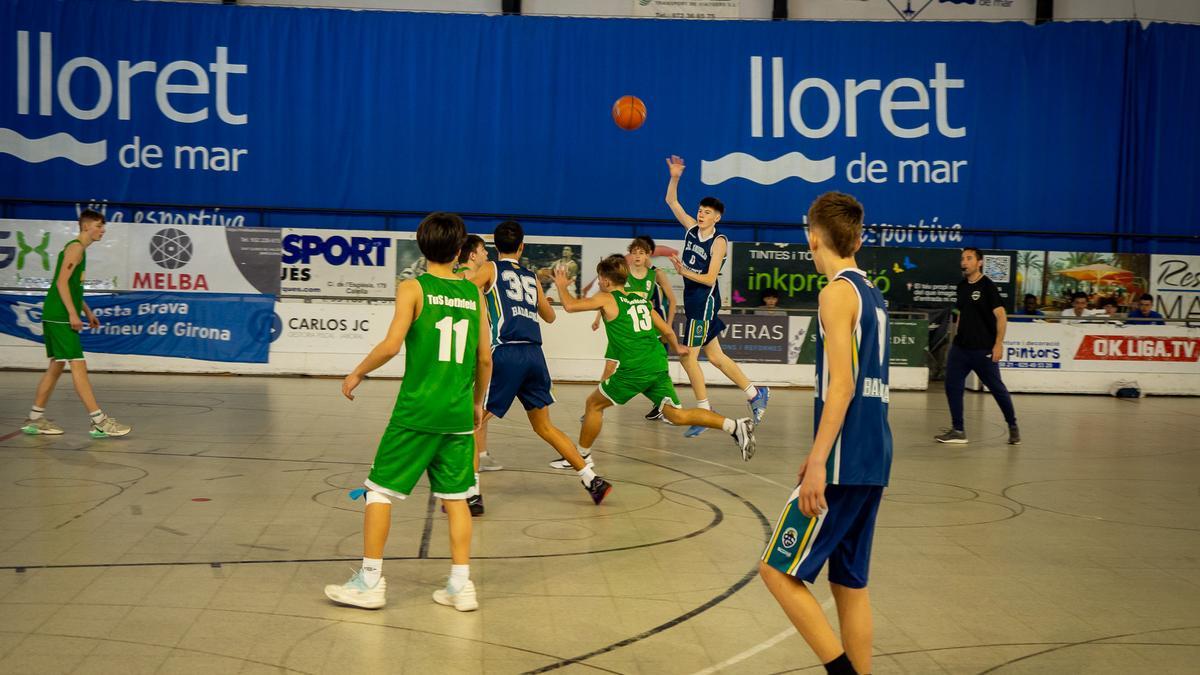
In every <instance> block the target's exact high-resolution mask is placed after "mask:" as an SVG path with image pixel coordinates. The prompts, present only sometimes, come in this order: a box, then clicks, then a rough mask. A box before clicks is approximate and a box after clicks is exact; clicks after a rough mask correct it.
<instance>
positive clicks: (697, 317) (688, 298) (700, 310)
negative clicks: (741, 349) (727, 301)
mask: <svg viewBox="0 0 1200 675" xmlns="http://www.w3.org/2000/svg"><path fill="white" fill-rule="evenodd" d="M716 290H717V289H716V288H708V287H699V288H693V289H685V290H684V291H683V315H684V317H685V318H686V319H687V321H686V322H685V323H684V330H686V331H687V341H686V343H685V344H686V345H687V346H688V347H703V346H704V345H706V344H708V343H709V342H712V341H713V339H714V338H716V337H717V336H718V335H720V334H721V331H723V330H725V322H724V321H722V320H721V319H720V317H718V316H717V311H718V310H720V309H721V298H720V297H719V296H717V294H716Z"/></svg>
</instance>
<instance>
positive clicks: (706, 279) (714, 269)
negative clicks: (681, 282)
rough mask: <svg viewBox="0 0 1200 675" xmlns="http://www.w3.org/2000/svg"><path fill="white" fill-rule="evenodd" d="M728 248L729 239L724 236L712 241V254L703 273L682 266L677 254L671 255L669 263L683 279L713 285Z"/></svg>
mask: <svg viewBox="0 0 1200 675" xmlns="http://www.w3.org/2000/svg"><path fill="white" fill-rule="evenodd" d="M728 250H729V241H728V240H727V239H725V237H720V238H718V239H717V240H716V241H714V242H713V245H712V256H711V257H710V258H709V261H708V270H706V271H705V272H704V274H696V273H695V272H693V271H691V270H689V269H688V268H686V267H684V266H683V261H681V260H680V259H679V257H678V256H671V263H672V264H674V265H675V271H676V272H679V275H680V276H682V277H683V278H684V279H690V280H691V281H694V282H696V283H698V284H703V285H705V286H714V285H716V283H717V277H718V276H720V274H721V264H722V263H724V262H725V253H726V252H727V251H728Z"/></svg>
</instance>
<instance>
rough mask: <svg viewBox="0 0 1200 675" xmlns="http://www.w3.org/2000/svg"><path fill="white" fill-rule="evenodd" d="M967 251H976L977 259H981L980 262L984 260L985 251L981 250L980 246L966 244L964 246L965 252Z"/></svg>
mask: <svg viewBox="0 0 1200 675" xmlns="http://www.w3.org/2000/svg"><path fill="white" fill-rule="evenodd" d="M967 251H970V252H971V253H974V254H975V259H976V260H978V261H980V262H983V251H980V250H979V249H978V248H976V247H974V246H964V247H963V253H966V252H967Z"/></svg>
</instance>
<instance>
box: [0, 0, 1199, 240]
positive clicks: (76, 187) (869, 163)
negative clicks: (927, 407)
mask: <svg viewBox="0 0 1200 675" xmlns="http://www.w3.org/2000/svg"><path fill="white" fill-rule="evenodd" d="M1177 32H1185V33H1187V34H1188V35H1189V36H1191V37H1192V38H1193V39H1192V40H1191V41H1190V43H1189V45H1185V48H1175V47H1170V46H1169V45H1168V43H1169V42H1170V41H1172V40H1175V38H1176V37H1177V36H1176V35H1175V33H1177ZM1197 35H1200V28H1196V27H1172V29H1171V31H1161V32H1159V31H1158V29H1152V30H1151V31H1150V32H1146V31H1144V30H1143V29H1141V28H1140V27H1139V26H1138V24H1136V23H1133V22H1113V23H1087V22H1078V23H1063V24H1051V25H1044V26H1038V27H1034V26H1029V25H1026V24H1022V23H1002V24H982V23H980V24H975V23H969V24H962V23H955V24H940V23H921V24H916V23H912V24H909V23H904V24H899V23H897V24H888V23H854V22H844V23H838V22H832V23H831V22H805V21H782V22H737V21H716V22H698V21H696V22H693V21H644V20H642V21H639V20H625V19H605V20H599V19H565V18H550V17H497V16H482V15H437V14H419V13H407V12H394V13H393V12H360V11H338V10H297V9H285V8H262V7H235V6H221V7H214V6H211V5H197V4H185V3H144V2H123V1H105V2H99V1H92V0H77V1H74V2H48V1H46V0H13V1H10V2H5V3H3V6H2V7H0V36H3V42H4V44H6V45H7V47H5V49H6V51H7V53H8V54H10V55H14V56H15V59H14V60H12V61H7V60H6V66H5V67H4V68H0V92H4V96H2V97H0V177H2V178H3V180H2V181H0V183H2V184H3V185H4V188H3V190H4V192H5V193H7V194H6V195H0V196H19V197H27V198H45V199H70V200H80V201H84V200H88V199H109V200H131V201H143V202H151V203H183V204H220V205H227V206H278V207H329V208H342V209H401V210H413V211H424V210H436V209H450V210H456V211H464V212H477V213H516V214H551V215H558V216H590V217H614V218H645V217H668V216H669V213H668V211H667V210H666V207H665V206H664V205H663V201H662V200H663V193H664V188H665V185H666V181H667V172H666V165H665V163H664V161H663V160H664V158H665V157H667V156H668V155H670V154H678V155H681V156H683V157H684V159H685V160H686V162H687V170H686V173H685V174H684V178H683V183H682V187H681V196H682V198H683V201H684V203H685V205H686V207H687V208H688V209H689V210H690V209H692V208H693V207H694V205H695V204H696V202H697V201H698V200H699V198H700V197H702V196H704V195H706V194H713V195H716V196H718V197H720V198H721V199H723V200H724V201H725V203H726V205H727V211H726V218H727V219H731V220H738V221H756V220H758V221H775V222H796V223H799V222H800V221H801V219H802V217H803V214H804V212H805V210H806V207H807V205H808V203H809V202H810V201H811V200H812V199H813V198H814V197H815V196H816V195H817V194H819V193H821V192H825V191H827V190H843V191H848V192H851V193H853V194H855V195H856V196H858V197H859V198H860V199H861V200H862V201H863V202H864V203H865V204H866V206H867V220H868V222H870V223H890V224H907V225H912V226H913V227H914V228H915V229H918V230H920V229H925V230H929V231H933V232H940V231H946V230H951V231H952V230H953V229H954V228H956V227H957V228H971V229H996V230H1002V231H1013V230H1019V229H1026V230H1049V231H1054V232H1063V233H1066V232H1072V231H1079V230H1088V231H1097V230H1105V231H1107V230H1109V229H1112V228H1114V226H1115V225H1116V224H1119V223H1125V225H1126V226H1127V227H1130V228H1132V229H1134V230H1137V229H1139V228H1138V226H1137V223H1135V222H1132V221H1131V220H1129V219H1131V218H1135V217H1137V214H1139V213H1141V212H1142V211H1143V210H1142V209H1138V208H1136V203H1135V202H1131V201H1129V200H1131V199H1134V198H1136V197H1137V195H1135V193H1134V191H1133V190H1132V189H1131V186H1130V185H1128V184H1126V181H1130V180H1134V179H1137V180H1141V178H1140V177H1137V176H1135V175H1134V172H1132V171H1127V170H1125V168H1124V167H1127V166H1129V162H1130V161H1132V160H1131V159H1130V158H1132V157H1141V159H1140V160H1139V161H1141V162H1143V163H1144V164H1146V165H1148V166H1149V165H1153V166H1154V170H1155V172H1157V173H1159V174H1162V175H1166V174H1171V173H1172V172H1175V174H1178V175H1181V176H1189V175H1191V176H1194V174H1195V171H1194V166H1195V163H1194V161H1192V155H1190V154H1187V153H1183V152H1174V151H1172V152H1164V153H1162V154H1161V155H1159V154H1156V155H1154V157H1153V158H1152V159H1149V160H1148V159H1146V158H1145V157H1144V155H1139V154H1138V153H1135V152H1132V149H1133V147H1134V146H1135V145H1136V144H1137V143H1138V142H1139V139H1140V138H1141V134H1142V133H1143V132H1142V131H1140V130H1139V129H1138V127H1137V125H1136V124H1134V121H1135V115H1134V114H1133V110H1134V109H1136V108H1137V107H1138V105H1139V102H1138V96H1139V95H1138V93H1137V92H1138V91H1139V89H1138V86H1140V85H1137V84H1136V83H1135V82H1134V80H1135V78H1137V77H1142V78H1143V79H1146V78H1149V77H1150V76H1151V75H1153V81H1154V82H1162V83H1163V84H1162V87H1164V88H1165V87H1166V83H1168V82H1171V83H1174V84H1172V85H1171V86H1173V87H1174V88H1175V89H1174V90H1173V91H1170V92H1167V91H1164V92H1162V95H1160V97H1159V100H1160V101H1161V102H1162V103H1163V104H1164V105H1165V104H1168V103H1171V102H1179V101H1182V100H1183V98H1187V100H1189V101H1191V100H1193V99H1194V98H1195V96H1196V94H1195V92H1196V91H1200V82H1198V81H1197V77H1196V75H1195V69H1194V68H1193V69H1191V70H1190V71H1189V70H1187V69H1188V68H1189V65H1188V63H1189V62H1188V61H1187V60H1178V59H1175V58H1174V57H1173V56H1172V54H1175V53H1179V54H1180V55H1187V54H1193V53H1194V51H1195V50H1194V49H1191V46H1190V45H1193V44H1195V42H1196V40H1195V39H1194V38H1195V37H1196V36H1197ZM982 45H986V48H981V46H982ZM1142 51H1150V52H1153V53H1155V54H1157V55H1158V58H1153V59H1151V58H1137V55H1138V54H1140V53H1141V52H1142ZM1192 63H1194V61H1192ZM1147 70H1153V73H1149V74H1148V73H1146V72H1144V71H1147ZM1188 82H1190V84H1185V83H1188ZM1147 86H1150V85H1147ZM1177 92H1188V93H1185V94H1180V93H1177ZM625 94H632V95H636V96H638V97H640V98H642V99H643V100H644V101H645V104H646V106H647V109H648V119H647V121H646V124H645V125H644V126H643V127H642V128H641V129H639V130H637V131H632V132H630V131H623V130H621V129H620V128H618V127H617V126H616V125H615V124H614V123H613V121H612V119H611V114H610V111H611V107H612V104H613V102H614V101H615V100H616V99H617V98H618V97H620V96H622V95H625ZM1181 97H1182V98H1181ZM1177 113H1178V111H1176V113H1175V114H1177ZM1159 114H1161V115H1170V114H1173V113H1171V112H1169V111H1165V110H1164V111H1163V112H1161V113H1159ZM1156 128H1157V129H1158V130H1159V131H1158V133H1164V132H1166V131H1167V130H1170V131H1171V132H1172V133H1174V132H1175V131H1178V132H1179V133H1182V134H1184V135H1185V136H1186V138H1183V139H1180V138H1175V137H1172V138H1171V139H1170V141H1169V145H1170V146H1171V147H1175V148H1188V147H1194V146H1195V139H1197V138H1200V132H1198V131H1197V128H1196V125H1195V124H1192V123H1190V122H1189V123H1188V124H1186V125H1180V124H1167V123H1163V124H1159V125H1157V127H1156ZM1163 142H1165V141H1163V140H1162V139H1160V141H1159V144H1158V145H1156V146H1155V147H1161V145H1162V143H1163ZM1147 152H1151V153H1153V152H1155V151H1154V150H1153V149H1149V150H1147ZM1188 162H1191V164H1192V166H1193V169H1192V171H1191V173H1190V174H1188V173H1186V172H1182V171H1181V170H1180V167H1178V166H1177V165H1178V164H1180V163H1183V164H1187V163H1188ZM1172 175H1174V174H1172ZM81 186H86V187H81ZM81 190H86V194H81ZM1141 193H1145V194H1148V195H1149V194H1152V191H1150V190H1143V191H1141ZM1141 193H1139V194H1141ZM1196 193H1197V191H1195V190H1191V191H1187V190H1181V191H1175V192H1173V193H1171V194H1166V195H1163V194H1158V195H1157V196H1158V198H1159V199H1160V200H1162V201H1166V202H1176V201H1179V202H1184V201H1186V202H1187V203H1188V204H1191V205H1192V206H1190V207H1186V208H1185V207H1181V206H1177V205H1175V204H1167V205H1163V206H1161V207H1159V209H1158V210H1157V211H1155V213H1161V214H1163V215H1168V214H1169V215H1173V214H1181V215H1194V214H1195V213H1196V211H1197V209H1196V207H1195V206H1194V204H1196V203H1197V200H1198V199H1200V197H1197V196H1196ZM1131 204H1133V206H1132V207H1131V206H1130V205H1131ZM236 213H238V212H237V211H236V209H233V208H227V209H226V212H223V213H222V214H221V215H222V217H227V218H236V217H237V216H235V215H232V214H236ZM208 215H212V214H208ZM278 224H285V223H278ZM1160 231H1165V230H1160ZM897 243H901V244H909V243H917V242H916V241H915V239H914V241H913V242H897ZM1006 243H1007V244H1008V245H1010V246H1019V245H1021V244H1022V242H1020V241H1009V242H1006ZM1029 245H1032V242H1030V243H1029Z"/></svg>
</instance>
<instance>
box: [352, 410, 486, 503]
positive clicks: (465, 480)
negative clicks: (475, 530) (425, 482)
mask: <svg viewBox="0 0 1200 675" xmlns="http://www.w3.org/2000/svg"><path fill="white" fill-rule="evenodd" d="M423 473H428V474H429V487H430V489H431V490H432V491H433V496H435V497H439V498H441V499H466V498H467V491H468V490H470V489H471V488H472V487H473V486H474V485H475V434H474V433H471V432H467V433H465V434H432V433H428V432H425V431H414V430H413V429H406V428H404V427H401V426H398V425H396V424H394V423H389V424H388V427H387V431H384V432H383V438H381V439H379V450H378V451H376V452H375V462H374V463H373V464H371V474H370V475H369V476H367V480H366V482H365V483H363V484H364V485H366V486H367V487H368V488H370V489H372V490H374V491H376V492H382V493H383V494H385V495H391V496H392V497H398V498H400V499H404V498H405V497H407V496H408V495H409V494H411V493H412V490H413V488H414V487H415V486H416V485H417V481H418V480H420V479H421V474H423Z"/></svg>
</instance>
